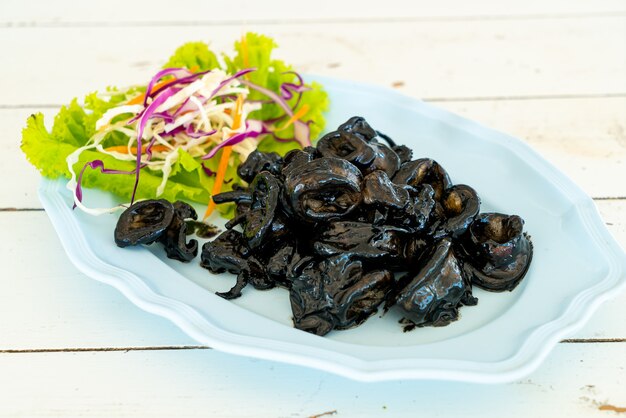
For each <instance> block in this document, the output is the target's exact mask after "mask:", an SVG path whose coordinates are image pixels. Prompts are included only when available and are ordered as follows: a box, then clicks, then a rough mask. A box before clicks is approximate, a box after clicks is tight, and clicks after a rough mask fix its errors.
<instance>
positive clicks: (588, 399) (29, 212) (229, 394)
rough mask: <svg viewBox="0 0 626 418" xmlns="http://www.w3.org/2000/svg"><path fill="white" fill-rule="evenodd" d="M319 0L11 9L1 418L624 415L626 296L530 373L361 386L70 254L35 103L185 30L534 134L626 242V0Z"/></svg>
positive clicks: (57, 99) (58, 100) (3, 96)
mask: <svg viewBox="0 0 626 418" xmlns="http://www.w3.org/2000/svg"><path fill="white" fill-rule="evenodd" d="M303 3H304V4H303V6H297V5H296V2H282V3H281V2H278V1H269V0H265V1H263V2H255V1H252V0H250V1H239V2H230V3H229V2H213V1H208V0H197V1H189V2H184V1H181V2H168V3H165V2H161V3H160V4H159V2H155V1H151V2H147V1H146V2H141V3H137V4H136V3H132V4H131V2H127V1H121V0H109V1H108V2H106V3H105V2H102V3H101V4H98V5H95V4H92V3H91V2H78V1H76V2H72V1H69V0H62V1H57V2H54V3H53V2H44V1H40V2H26V1H19V2H18V1H7V0H4V1H2V3H0V57H2V58H1V59H2V66H0V86H2V88H1V89H0V133H1V135H0V140H1V141H2V149H3V151H4V152H2V154H1V155H2V160H1V163H0V179H2V189H1V190H2V193H0V208H2V209H0V230H2V241H1V242H0V266H2V267H1V270H0V272H1V275H0V415H1V416H11V417H13V416H28V417H31V416H78V415H81V416H82V415H85V416H106V417H110V416H133V417H134V416H148V415H158V416H167V417H171V416H196V415H197V416H219V417H231V416H233V417H308V416H313V415H318V414H322V413H325V412H328V413H331V412H335V414H336V416H338V417H370V416H371V417H377V416H388V417H399V416H446V417H447V416H450V417H458V416H480V417H490V416H493V417H503V416H507V417H529V416H533V417H534V416H545V417H557V416H567V417H572V418H573V417H612V416H618V415H619V414H621V413H623V412H624V411H625V410H624V408H626V295H622V296H621V297H619V298H618V299H615V300H613V301H611V302H609V303H606V304H605V305H604V306H603V307H602V308H601V309H600V310H599V311H598V312H597V313H596V314H595V315H594V316H593V318H592V320H591V321H590V322H589V323H588V324H587V326H586V327H585V328H584V329H583V330H581V331H580V332H578V333H577V334H576V335H573V336H572V338H571V339H569V340H566V341H563V342H562V343H561V344H559V345H558V346H557V348H556V349H555V350H554V351H553V352H552V354H551V355H550V356H549V357H548V359H547V360H546V361H545V363H544V364H543V365H542V366H541V367H540V368H539V370H537V371H536V372H535V373H533V374H532V375H531V376H529V377H528V378H526V379H523V380H521V381H519V382H516V383H512V384H506V385H495V386H484V385H473V384H460V383H448V382H424V381H398V382H383V383H375V384H365V383H359V382H354V381H349V380H346V379H344V378H340V377H337V376H334V375H330V374H328V373H324V372H320V371H315V370H310V369H305V368H302V367H296V366H289V365H284V364H278V363H272V362H268V361H260V360H254V359H248V358H242V357H236V356H232V355H227V354H223V353H220V352H217V351H215V350H211V349H210V348H208V347H199V346H197V344H196V343H195V342H194V341H193V340H192V339H191V338H189V337H188V336H186V335H185V334H183V333H182V332H181V331H180V330H179V329H177V328H176V327H175V326H174V325H173V324H171V323H169V322H168V321H167V320H165V319H162V318H160V317H156V316H153V315H150V314H148V313H146V312H143V311H141V310H140V309H138V308H136V307H135V306H134V305H132V304H131V303H130V302H129V301H128V300H126V299H125V298H124V297H123V296H122V295H121V294H119V293H118V292H117V291H116V290H114V289H113V288H110V287H107V286H106V285H104V284H100V283H98V282H96V281H94V280H92V279H90V278H88V277H86V276H84V275H83V274H81V273H79V272H78V271H77V270H76V268H74V267H73V266H72V265H71V264H70V262H69V261H68V259H67V258H66V256H65V254H64V252H63V250H62V248H61V245H60V243H59V240H58V239H57V237H56V235H55V233H54V231H53V229H52V227H51V225H50V222H49V221H48V218H47V216H46V213H45V212H44V211H43V210H42V209H41V204H40V203H39V201H38V199H37V194H36V188H37V184H38V181H39V176H38V174H37V172H36V171H35V170H34V169H33V168H32V167H30V166H29V165H28V164H27V163H26V161H25V159H24V157H23V155H22V154H21V152H20V150H19V142H20V130H21V128H22V127H23V126H24V123H25V120H26V118H27V116H28V115H29V114H30V113H32V112H35V111H43V112H44V113H45V114H46V115H48V117H51V116H52V115H53V114H55V112H56V111H57V110H58V107H59V106H60V105H61V104H63V103H66V102H67V101H69V100H70V99H71V98H72V97H75V96H82V95H84V94H85V93H87V92H89V91H92V90H95V89H99V88H103V87H105V86H106V85H128V84H132V83H136V82H141V81H143V80H146V79H147V78H148V77H149V76H150V75H151V73H152V72H153V71H155V69H157V68H159V66H160V65H161V64H162V62H163V60H164V59H165V58H166V57H167V56H168V55H169V54H170V52H171V51H173V50H174V49H175V47H176V46H178V45H179V44H182V43H184V42H186V41H190V40H210V41H211V42H212V44H213V45H214V46H215V47H216V48H217V49H226V48H229V47H230V45H231V43H232V41H233V40H234V39H236V38H238V37H239V36H240V34H241V33H242V32H243V31H246V30H254V31H259V32H263V33H266V34H269V35H271V36H273V37H275V39H276V40H277V42H278V43H279V44H280V49H279V51H278V55H280V57H282V58H284V59H286V60H288V61H289V62H292V63H293V64H294V65H295V66H296V68H298V69H300V70H301V71H303V72H308V73H316V74H322V75H328V76H334V77H341V78H349V79H355V80H358V81H363V82H368V83H372V84H377V85H381V86H388V87H390V88H396V89H398V90H400V91H402V92H403V93H405V94H407V95H411V96H414V97H420V98H424V99H425V100H427V101H429V102H431V103H435V104H436V105H438V106H441V107H444V108H447V109H449V110H451V111H453V112H457V113H460V114H462V115H464V116H466V117H470V118H473V119H476V120H478V121H481V122H483V123H484V124H486V125H488V126H491V127H495V128H497V129H500V130H502V131H505V132H508V133H510V134H513V135H515V136H518V137H520V138H522V139H524V140H525V141H527V142H528V143H529V144H530V145H531V146H533V147H534V148H535V149H536V150H538V151H539V152H540V153H541V154H543V155H544V156H545V157H546V158H547V159H548V160H550V161H552V162H553V163H554V164H556V166H558V167H559V168H560V169H561V170H562V171H564V172H565V173H566V174H568V175H569V176H571V177H572V178H573V179H574V180H575V181H576V182H577V183H578V184H579V185H580V186H581V187H582V188H583V189H584V190H585V191H586V192H587V193H588V194H589V195H591V196H592V197H593V198H594V199H595V200H596V203H597V205H598V208H599V209H600V212H601V213H602V215H603V217H604V220H605V221H606V224H607V225H608V227H609V229H610V230H611V232H612V233H613V234H614V235H615V237H616V238H617V239H618V240H619V241H620V243H621V244H622V246H626V1H624V0H594V1H578V2H572V1H569V0H568V1H566V0H527V1H523V2H522V1H496V0H474V1H471V2H467V1H453V0H441V1H436V2H434V1H428V2H426V1H420V2H417V1H411V2H409V1H406V2H403V1H400V0H387V1H384V2H375V3H374V2H372V4H371V5H366V4H365V3H366V2H364V1H357V0H351V1H345V2H341V3H340V2H339V1H326V0H323V1H317V2H303ZM300 7H302V8H300ZM620 408H621V409H620ZM620 410H621V411H622V412H621V413H620V412H617V411H620Z"/></svg>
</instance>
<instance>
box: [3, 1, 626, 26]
mask: <svg viewBox="0 0 626 418" xmlns="http://www.w3.org/2000/svg"><path fill="white" fill-rule="evenodd" d="M163 9H166V10H167V13H166V14H164V13H163ZM624 11H626V5H625V4H624V2H623V1H620V0H596V1H593V2H570V1H567V0H550V1H543V0H529V1H524V2H519V1H514V0H508V1H496V0H476V1H473V2H471V3H468V2H464V1H458V0H442V1H438V2H432V1H426V0H417V1H411V2H409V1H406V0H391V1H387V2H384V3H382V2H373V3H368V4H367V5H363V2H360V1H358V0H348V1H341V2H336V1H331V0H321V1H319V2H317V3H316V4H315V7H306V9H305V10H302V9H300V8H295V7H293V6H292V4H290V3H288V2H285V1H281V0H266V1H263V2H256V1H251V0H243V1H241V2H239V3H238V4H237V7H233V8H224V7H220V8H219V10H216V5H215V3H212V2H206V1H202V0H192V1H189V0H188V1H183V2H180V3H177V7H172V5H171V3H167V2H164V1H155V2H151V7H146V6H145V4H142V3H139V2H125V1H123V0H111V1H108V2H106V3H102V4H98V3H96V4H87V3H84V2H80V1H75V0H63V1H57V2H54V3H48V2H41V3H38V4H37V7H33V5H32V3H31V2H23V1H18V0H8V1H3V2H2V4H1V5H0V26H9V25H10V26H34V25H50V26H64V25H68V24H80V25H119V24H124V23H126V24H138V23H139V24H150V23H152V24H160V25H164V24H167V25H181V24H187V25H188V24H190V23H191V24H194V23H209V22H210V23H216V22H219V23H225V22H233V23H240V22H257V21H271V22H293V21H304V22H307V21H312V20H327V21H335V20H350V21H354V20H360V19H377V20H379V19H459V18H461V19H486V18H507V17H517V18H528V17H536V16H546V15H548V16H549V15H559V16H571V15H588V14H592V15H595V14H599V13H610V12H613V13H615V12H624Z"/></svg>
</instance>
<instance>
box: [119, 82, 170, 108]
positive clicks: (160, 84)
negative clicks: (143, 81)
mask: <svg viewBox="0 0 626 418" xmlns="http://www.w3.org/2000/svg"><path fill="white" fill-rule="evenodd" d="M172 81H174V79H172V78H168V79H167V80H161V81H159V82H158V83H156V84H155V85H154V86H153V87H152V90H150V93H152V92H153V91H157V90H158V89H160V88H161V87H163V86H164V85H166V84H167V83H171V82H172ZM145 98H146V93H141V94H140V95H139V96H136V97H133V98H132V99H130V100H129V101H128V102H127V103H126V104H129V105H134V104H140V103H141V102H143V99H145Z"/></svg>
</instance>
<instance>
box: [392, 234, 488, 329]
mask: <svg viewBox="0 0 626 418" xmlns="http://www.w3.org/2000/svg"><path fill="white" fill-rule="evenodd" d="M397 289H398V290H396V293H394V294H393V295H392V297H391V298H390V299H389V301H388V302H387V306H386V308H387V309H388V308H389V307H390V306H393V305H395V306H397V307H398V308H400V309H401V311H402V313H403V315H404V318H405V322H406V323H407V324H411V325H415V326H418V327H423V326H428V325H432V326H435V327H440V326H444V325H448V324H449V323H450V322H452V321H455V320H456V319H458V316H459V312H458V310H459V307H460V306H461V305H475V304H476V303H477V300H476V299H475V298H474V297H472V291H471V283H470V280H469V279H468V278H467V275H466V273H465V271H464V270H463V262H462V261H460V259H459V258H458V257H457V255H456V254H455V252H454V250H453V248H452V241H451V240H450V239H449V238H445V239H442V240H441V241H439V242H438V243H437V244H436V245H434V246H433V248H432V250H431V251H430V252H429V253H427V254H424V255H423V256H422V257H421V259H420V261H419V262H418V264H417V266H416V267H415V271H414V272H410V273H408V274H407V275H405V276H404V277H403V278H401V279H400V281H399V283H398V288H397Z"/></svg>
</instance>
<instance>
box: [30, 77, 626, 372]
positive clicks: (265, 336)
mask: <svg viewBox="0 0 626 418" xmlns="http://www.w3.org/2000/svg"><path fill="white" fill-rule="evenodd" d="M318 81H320V82H322V83H323V84H324V85H325V87H326V88H327V90H328V92H329V93H330V96H331V100H332V102H331V103H332V110H331V112H330V114H329V115H328V127H329V128H334V127H336V126H337V125H339V124H340V123H341V122H343V121H345V120H346V119H348V117H350V116H353V115H361V116H364V117H365V118H366V119H367V120H368V121H369V122H370V123H371V125H372V126H374V127H375V128H376V129H378V130H380V131H382V132H385V133H387V134H388V135H390V136H391V137H392V138H394V139H395V140H396V141H397V142H399V143H403V144H406V145H408V146H410V147H411V148H412V149H413V150H414V156H416V157H425V156H427V157H431V158H434V159H436V160H437V161H439V162H440V163H441V164H442V165H443V166H444V167H445V168H446V169H447V171H448V172H449V174H450V176H451V178H452V181H453V182H454V183H465V184H469V185H471V186H473V187H474V188H475V189H476V190H477V191H478V193H479V195H480V197H481V199H482V202H483V206H482V211H498V212H503V213H509V214H518V215H520V216H522V217H523V218H524V219H525V221H526V226H525V227H526V230H527V231H528V232H529V233H530V234H531V235H532V239H533V243H534V247H535V253H534V258H533V261H532V265H531V267H530V270H529V272H528V274H527V276H526V278H525V279H524V280H523V282H522V283H521V284H520V285H519V286H518V287H517V288H516V289H515V291H513V292H506V293H489V292H485V291H481V290H480V289H475V292H474V294H475V295H476V296H477V297H478V298H479V302H478V305H477V306H475V307H464V308H462V309H461V319H460V320H459V321H457V322H454V323H452V324H451V325H449V326H447V327H443V328H422V329H417V330H415V331H413V332H409V333H404V332H402V329H401V326H400V325H399V324H398V323H397V320H398V317H397V316H394V314H388V315H386V316H384V317H382V318H381V317H380V316H375V317H372V318H370V320H368V321H367V322H366V323H365V324H364V325H363V326H361V327H358V328H355V329H351V330H347V331H335V332H332V333H331V334H330V335H328V336H326V337H318V336H315V335H310V334H308V333H305V332H302V331H298V330H296V329H294V328H292V325H291V314H290V307H289V299H288V293H287V292H286V291H285V290H284V289H273V290H270V291H265V292H261V291H256V290H254V289H252V288H247V289H245V290H244V295H243V296H242V297H241V298H239V299H237V300H235V301H226V300H224V299H222V298H220V297H218V296H216V295H214V292H215V291H224V290H227V289H229V288H230V286H232V284H233V283H234V277H233V276H228V275H220V276H215V275H211V274H210V273H209V272H208V271H207V270H205V269H202V268H201V267H199V265H198V263H199V261H198V260H199V258H198V259H197V260H196V261H194V262H192V263H190V264H182V263H178V262H175V261H172V260H169V259H167V258H166V257H164V253H163V252H162V250H161V249H160V248H158V247H157V246H154V248H153V247H142V248H130V249H120V248H118V247H116V246H115V244H114V242H113V229H114V226H115V223H116V220H117V216H118V215H105V216H101V217H90V216H88V215H85V214H84V213H81V212H79V211H72V210H71V195H70V193H69V192H67V191H66V190H65V187H64V185H65V182H64V181H61V180H59V181H50V180H46V179H44V180H43V181H42V183H41V188H40V197H41V200H42V203H43V205H44V207H45V208H46V211H47V212H48V215H49V216H50V219H51V220H52V222H53V224H54V226H55V228H56V230H57V232H58V234H59V236H60V238H61V241H62V243H63V245H64V247H65V250H66V251H67V254H68V256H69V257H70V259H71V260H72V261H73V262H74V264H76V266H77V267H78V268H79V269H81V270H82V271H83V272H84V273H86V274H87V275H89V276H91V277H93V278H95V279H97V280H100V281H103V282H105V283H108V284H110V285H112V286H114V287H116V288H117V289H118V290H120V291H121V292H122V293H123V294H124V295H126V297H128V299H130V300H131V301H132V302H133V303H135V304H136V305H138V306H139V307H141V308H143V309H145V310H146V311H149V312H152V313H155V314H158V315H161V316H164V317H166V318H168V319H170V320H171V321H173V322H174V323H176V324H177V325H178V326H179V327H180V328H181V329H183V330H184V331H185V332H186V333H188V334H189V335H190V336H191V337H193V338H195V339H196V340H198V341H199V342H200V343H202V344H206V345H209V346H211V347H213V348H215V349H218V350H222V351H225V352H229V353H234V354H240V355H246V356H252V357H258V358H263V359H269V360H275V361H281V362H287V363H293V364H298V365H302V366H307V367H314V368H319V369H323V370H327V371H329V372H332V373H337V374H340V375H343V376H347V377H350V378H353V379H359V380H368V381H374V380H388V379H407V378H410V379H448V380H461V381H473V382H504V381H511V380H514V379H518V378H520V377H522V376H524V375H526V374H528V373H530V372H531V371H532V370H534V369H535V368H536V367H537V366H538V365H539V364H540V363H541V361H542V360H543V359H544V358H545V357H546V356H547V354H548V353H549V351H550V350H551V349H552V348H553V347H554V346H555V344H556V343H557V342H558V341H559V340H560V339H562V338H564V337H566V336H568V335H570V334H571V333H573V332H574V331H576V330H577V329H579V328H580V327H581V326H582V325H583V324H584V322H586V321H587V319H588V318H589V317H590V315H591V314H592V312H593V311H595V309H596V308H597V307H598V306H599V305H600V303H601V302H603V301H605V300H607V299H608V298H609V297H611V296H614V295H616V294H617V293H618V291H619V290H620V289H621V288H624V287H626V273H625V272H626V256H625V254H624V252H623V250H622V249H621V248H620V247H619V246H618V245H617V243H616V242H615V241H614V239H613V238H612V237H611V235H610V234H609V233H608V231H607V230H606V228H605V226H604V224H603V222H602V221H601V219H600V216H599V215H598V212H597V210H596V208H595V206H594V203H593V201H592V200H591V199H590V198H589V197H588V196H586V195H585V194H584V193H583V192H582V191H581V190H580V189H579V188H578V187H577V186H576V185H574V184H573V183H572V181H571V180H569V179H568V178H567V177H566V176H565V175H563V174H562V173H560V172H559V171H558V170H557V169H556V168H555V167H553V166H552V165H551V164H549V163H548V162H546V161H545V160H544V159H543V158H542V157H540V156H539V155H538V154H536V153H535V152H534V151H533V150H531V149H530V148H529V147H528V146H527V145H525V144H524V143H523V142H522V141H520V140H518V139H515V138H512V137H510V136H507V135H504V134H501V133H498V132H495V131H492V130H490V129H488V128H485V127H483V126H480V125H479V124H477V123H474V122H472V121H469V120H466V119H463V118H461V117H459V116H456V115H453V114H450V113H448V112H447V111H444V110H441V109H438V108H436V107H433V106H430V105H428V104H425V103H423V102H421V101H418V100H415V99H412V98H409V97H405V96H402V95H400V94H398V93H396V92H394V91H391V90H387V89H383V88H378V87H373V86H366V85H362V84H357V83H352V82H347V81H339V80H333V79H326V78H318ZM86 199H87V202H88V204H90V205H93V206H98V207H104V206H107V205H108V206H112V205H114V204H117V203H118V202H117V201H116V200H115V198H114V197H112V196H111V195H109V194H108V193H104V192H99V191H96V190H88V191H86ZM198 209H199V210H202V208H198Z"/></svg>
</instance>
